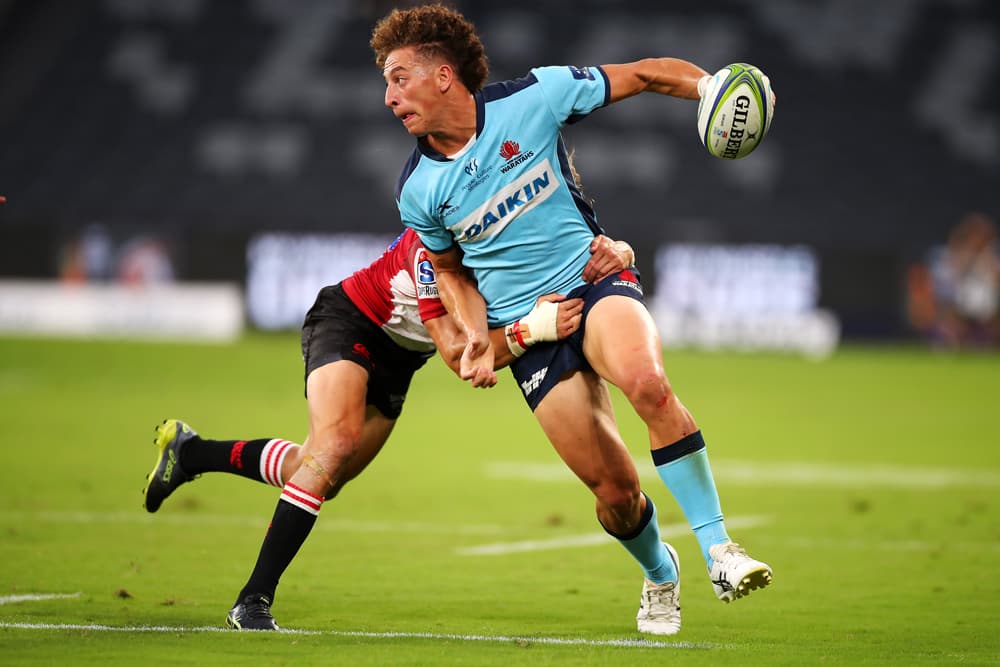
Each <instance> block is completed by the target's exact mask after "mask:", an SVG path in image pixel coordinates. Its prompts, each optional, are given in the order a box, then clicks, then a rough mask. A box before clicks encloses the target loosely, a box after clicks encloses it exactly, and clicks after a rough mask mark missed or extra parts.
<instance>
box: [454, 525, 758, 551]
mask: <svg viewBox="0 0 1000 667" xmlns="http://www.w3.org/2000/svg"><path fill="white" fill-rule="evenodd" d="M769 521H770V519H769V518H767V517H762V516H744V517H734V518H731V519H726V527H727V528H735V529H742V528H751V527H753V526H759V525H761V524H764V523H768V522H769ZM690 530H691V527H690V526H688V524H686V523H671V524H667V525H663V526H660V534H661V535H662V536H663V537H678V536H680V535H686V534H687V533H688V532H690ZM612 542H615V539H614V538H613V537H611V536H610V535H608V534H607V533H605V532H600V533H586V534H584V535H570V536H567V537H557V538H554V539H551V540H524V541H521V542H497V543H494V544H482V545H480V546H477V547H460V548H458V549H455V553H457V554H458V555H459V556H501V555H505V554H513V553H522V552H525V551H548V550H552V549H569V548H573V547H592V546H595V545H598V544H609V543H612Z"/></svg>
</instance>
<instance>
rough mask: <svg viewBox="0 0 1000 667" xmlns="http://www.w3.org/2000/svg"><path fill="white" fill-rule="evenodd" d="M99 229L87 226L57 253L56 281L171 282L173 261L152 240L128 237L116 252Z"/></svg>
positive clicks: (160, 243) (159, 243)
mask: <svg viewBox="0 0 1000 667" xmlns="http://www.w3.org/2000/svg"><path fill="white" fill-rule="evenodd" d="M115 245H116V244H115V242H114V240H113V239H112V237H111V235H110V234H109V233H108V231H107V229H105V228H104V227H103V226H102V225H97V224H94V225H89V226H87V227H86V228H85V229H84V230H83V231H82V232H81V233H80V235H79V236H78V237H75V238H73V239H71V240H70V241H69V242H68V243H66V244H65V245H64V246H63V248H62V249H61V252H60V256H59V279H60V280H61V281H62V282H64V283H88V282H104V281H114V282H118V283H121V284H124V285H146V284H151V283H165V282H173V280H174V277H175V273H174V266H173V260H172V259H171V257H170V251H169V249H168V247H167V245H166V244H165V243H164V242H163V241H162V240H161V239H159V238H157V237H155V236H145V235H140V236H132V237H130V238H127V239H125V241H124V242H123V243H121V244H120V246H119V247H118V248H117V249H116V247H115Z"/></svg>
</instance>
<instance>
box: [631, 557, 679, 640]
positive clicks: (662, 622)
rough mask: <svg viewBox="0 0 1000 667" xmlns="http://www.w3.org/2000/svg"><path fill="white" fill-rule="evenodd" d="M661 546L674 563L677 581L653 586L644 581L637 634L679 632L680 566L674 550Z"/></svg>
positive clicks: (669, 633) (636, 619)
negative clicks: (665, 549)
mask: <svg viewBox="0 0 1000 667" xmlns="http://www.w3.org/2000/svg"><path fill="white" fill-rule="evenodd" d="M663 546H665V547H666V548H667V553H669V554H670V557H671V558H672V559H673V561H674V568H675V569H676V570H677V581H668V582H666V583H662V584H654V583H653V582H652V581H650V580H649V579H644V580H643V582H642V596H641V597H640V598H639V613H638V614H636V617H635V622H636V626H637V627H638V629H639V632H646V633H649V634H653V635H676V634H677V633H678V632H680V631H681V565H680V559H679V558H678V557H677V552H676V551H674V548H673V547H672V546H670V545H669V544H667V543H666V542H664V543H663Z"/></svg>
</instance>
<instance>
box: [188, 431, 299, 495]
mask: <svg viewBox="0 0 1000 667" xmlns="http://www.w3.org/2000/svg"><path fill="white" fill-rule="evenodd" d="M269 445H270V446H269ZM289 446H296V445H295V443H292V442H289V441H287V440H281V439H279V438H262V439H259V440H207V439H205V438H198V439H197V440H190V441H188V442H186V443H184V446H183V447H181V454H180V464H181V468H183V469H184V472H186V473H187V474H188V475H200V474H201V473H205V472H228V473H232V474H234V475H241V476H243V477H248V478H250V479H253V480H256V481H258V482H265V483H267V484H273V485H274V486H283V481H282V479H281V458H282V457H283V456H284V454H285V453H286V452H287V451H288V449H289ZM265 454H266V455H267V456H268V458H269V460H271V465H268V466H261V456H263V455H265ZM262 473H263V474H262Z"/></svg>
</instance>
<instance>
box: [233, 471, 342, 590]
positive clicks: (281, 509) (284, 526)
mask: <svg viewBox="0 0 1000 667" xmlns="http://www.w3.org/2000/svg"><path fill="white" fill-rule="evenodd" d="M286 493H288V489H287V488H286V490H285V491H283V492H282V494H281V499H279V500H278V506H277V507H276V508H275V510H274V517H272V519H271V524H270V525H269V526H268V528H267V535H265V536H264V543H263V544H262V545H261V547H260V553H259V554H258V555H257V563H256V565H254V568H253V573H252V574H251V575H250V579H249V580H248V581H247V583H246V585H245V586H244V587H243V590H241V591H240V594H239V597H238V598H236V604H239V603H240V602H242V600H243V598H245V597H246V596H247V595H251V594H253V595H266V596H267V598H268V599H269V600H270V601H271V602H272V603H273V602H274V592H275V590H276V589H277V588H278V580H279V579H280V578H281V575H282V574H283V573H284V572H285V569H286V568H287V567H288V565H289V563H291V562H292V559H293V558H294V557H295V554H296V553H298V551H299V548H300V547H301V546H302V544H303V543H304V542H305V541H306V537H308V536H309V532H310V531H311V530H312V527H313V524H315V523H316V517H317V516H318V515H319V504H317V505H316V508H315V512H314V511H312V509H304V508H303V507H300V506H299V505H298V503H295V504H293V502H289V501H288V500H286V499H285V498H286ZM298 495H301V492H299V494H298ZM309 500H310V501H318V503H322V502H323V501H322V499H319V498H316V497H315V496H311V495H310V498H309Z"/></svg>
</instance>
